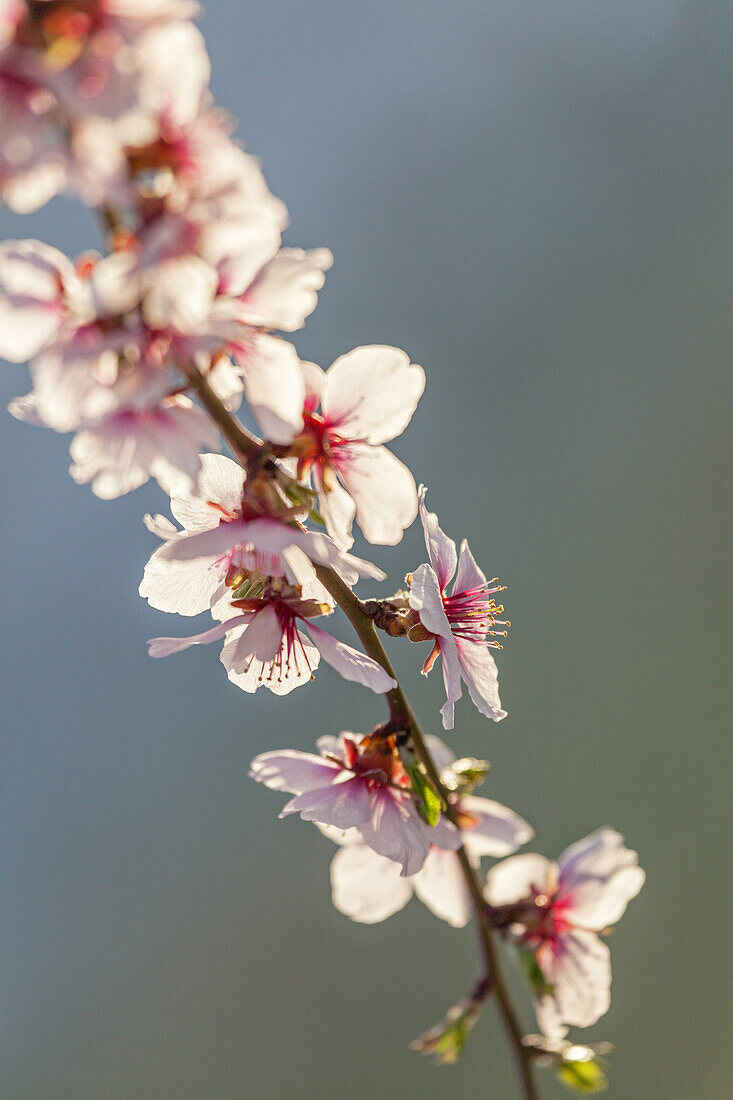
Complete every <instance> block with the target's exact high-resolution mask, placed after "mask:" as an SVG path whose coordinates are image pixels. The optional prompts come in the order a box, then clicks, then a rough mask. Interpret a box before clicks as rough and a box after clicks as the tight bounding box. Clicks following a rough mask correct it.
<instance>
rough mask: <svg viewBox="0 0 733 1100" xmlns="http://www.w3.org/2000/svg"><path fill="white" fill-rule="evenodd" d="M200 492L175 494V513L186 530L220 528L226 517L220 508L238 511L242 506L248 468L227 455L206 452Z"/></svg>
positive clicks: (173, 498)
mask: <svg viewBox="0 0 733 1100" xmlns="http://www.w3.org/2000/svg"><path fill="white" fill-rule="evenodd" d="M200 458H201V469H200V471H199V476H198V483H197V486H196V493H195V495H192V496H184V495H176V496H173V497H171V512H172V514H173V516H174V517H175V518H176V519H177V520H178V522H179V523H180V524H181V525H182V526H183V527H185V529H186V531H197V530H207V529H209V528H211V527H217V526H218V524H219V522H220V521H221V519H222V512H221V511H220V510H219V508H215V507H212V504H214V505H217V504H218V505H220V507H221V509H223V510H224V512H227V513H229V514H236V511H237V510H238V509H239V508H240V507H241V503H242V489H243V486H244V470H243V469H242V467H241V466H240V465H238V463H236V462H233V461H232V459H231V458H227V457H226V456H225V455H216V454H203V455H201V456H200Z"/></svg>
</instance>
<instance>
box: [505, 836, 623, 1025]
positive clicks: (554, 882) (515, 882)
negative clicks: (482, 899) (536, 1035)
mask: <svg viewBox="0 0 733 1100" xmlns="http://www.w3.org/2000/svg"><path fill="white" fill-rule="evenodd" d="M643 885H644V872H643V871H642V869H641V868H640V867H639V865H638V856H637V854H636V852H633V851H631V850H630V849H629V848H627V847H625V845H624V842H623V837H622V836H621V835H620V834H619V833H617V832H614V830H613V829H608V828H602V829H598V830H597V831H596V832H594V833H591V834H590V836H587V837H584V838H583V840H579V841H577V843H575V844H572V845H571V846H570V847H569V848H566V849H565V851H564V852H563V853H562V855H561V856H560V857H559V859H558V861H557V863H553V862H551V861H550V860H548V859H545V858H544V856H540V855H535V854H534V853H527V854H526V855H521V856H514V857H512V858H511V859H507V860H505V861H504V862H502V863H499V864H497V866H496V867H492V869H491V870H490V871H489V875H488V879H487V887H486V897H487V900H488V901H489V903H490V904H491V905H492V906H494V907H496V908H497V909H500V908H504V907H505V911H506V919H507V921H510V922H511V930H512V933H513V934H514V937H515V941H516V942H517V944H518V945H519V946H520V948H523V949H524V950H526V951H528V952H531V955H532V957H533V958H534V960H535V961H536V964H537V967H538V968H539V973H538V974H537V975H536V977H535V980H534V981H533V982H532V984H533V985H534V987H535V988H534V993H535V1002H536V1010H537V1019H538V1022H539V1024H540V1027H541V1028H542V1030H543V1031H544V1032H545V1034H547V1035H550V1036H553V1037H556V1036H562V1035H564V1034H565V1032H566V1031H567V1025H575V1026H576V1027H588V1026H589V1025H590V1024H594V1023H595V1022H596V1020H598V1019H599V1018H600V1017H601V1016H602V1015H603V1014H604V1013H605V1012H607V1011H608V1006H609V1004H610V988H611V958H610V954H609V950H608V948H607V947H606V945H605V943H603V941H602V940H601V939H600V937H599V935H598V933H603V932H604V931H606V930H607V929H608V928H609V926H611V925H613V924H616V922H617V921H618V920H620V919H621V917H622V916H623V914H624V912H625V910H626V906H627V904H628V903H629V901H631V899H632V898H634V897H636V895H637V894H638V893H639V891H640V890H641V887H642V886H643Z"/></svg>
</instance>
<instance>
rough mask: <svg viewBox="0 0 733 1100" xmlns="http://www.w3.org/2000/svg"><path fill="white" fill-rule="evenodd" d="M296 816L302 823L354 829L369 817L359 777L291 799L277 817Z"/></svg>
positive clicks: (367, 796) (365, 789) (367, 804)
mask: <svg viewBox="0 0 733 1100" xmlns="http://www.w3.org/2000/svg"><path fill="white" fill-rule="evenodd" d="M288 814H300V816H301V817H302V819H303V821H320V822H322V823H323V824H324V825H334V826H335V827H336V828H337V829H349V828H351V827H352V826H356V827H357V828H358V827H359V826H360V825H361V824H362V823H363V822H364V821H365V820H366V818H367V817H368V816H369V791H368V790H367V786H366V783H365V782H364V780H363V779H362V778H361V777H360V776H354V777H353V778H352V779H347V780H345V782H341V783H333V782H332V783H331V784H330V786H328V787H321V788H318V789H314V790H310V791H304V792H303V794H299V795H296V797H295V798H291V800H290V802H288V803H287V805H286V806H284V807H283V809H282V811H281V813H280V817H287V815H288Z"/></svg>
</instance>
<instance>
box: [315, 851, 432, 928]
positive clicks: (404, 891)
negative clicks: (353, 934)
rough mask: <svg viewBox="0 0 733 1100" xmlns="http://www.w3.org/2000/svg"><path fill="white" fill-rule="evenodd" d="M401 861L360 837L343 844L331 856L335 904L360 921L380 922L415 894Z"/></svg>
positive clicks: (368, 922)
mask: <svg viewBox="0 0 733 1100" xmlns="http://www.w3.org/2000/svg"><path fill="white" fill-rule="evenodd" d="M411 881H412V880H410V879H405V878H403V877H402V875H401V874H400V868H399V865H398V864H397V863H394V862H393V861H392V860H391V859H385V858H384V857H383V856H379V855H377V853H376V852H374V851H372V849H371V848H368V847H367V845H366V844H364V843H363V842H361V841H360V843H359V844H356V845H349V846H348V847H343V848H341V850H340V851H338V852H337V853H336V855H335V856H334V857H333V859H332V860H331V888H332V893H331V897H332V900H333V904H334V906H335V907H336V908H337V909H338V910H339V912H340V913H343V914H344V915H345V916H347V917H351V919H352V920H354V921H359V923H360V924H377V923H378V922H379V921H382V920H386V919H387V917H391V916H392V914H393V913H397V912H398V911H399V910H400V909H402V908H403V907H404V906H405V905H406V904H407V902H408V901H409V900H410V898H411V897H412V888H411V885H410V882H411Z"/></svg>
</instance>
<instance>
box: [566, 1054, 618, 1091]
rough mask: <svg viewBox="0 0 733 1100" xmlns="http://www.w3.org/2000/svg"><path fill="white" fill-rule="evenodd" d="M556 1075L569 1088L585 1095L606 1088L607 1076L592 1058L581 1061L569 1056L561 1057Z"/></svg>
mask: <svg viewBox="0 0 733 1100" xmlns="http://www.w3.org/2000/svg"><path fill="white" fill-rule="evenodd" d="M557 1077H558V1080H559V1081H562V1083H563V1085H567V1087H568V1088H569V1089H572V1090H573V1091H574V1092H579V1093H582V1094H584V1095H586V1096H587V1095H589V1094H590V1093H594V1092H603V1091H604V1089H607V1088H608V1078H607V1077H606V1075H605V1073H604V1072H603V1070H602V1069H601V1067H600V1066H599V1065H598V1062H595V1061H593V1060H592V1059H591V1060H588V1061H581V1062H577V1061H575V1060H573V1059H569V1058H567V1059H563V1061H562V1062H560V1064H559V1065H558V1067H557Z"/></svg>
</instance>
